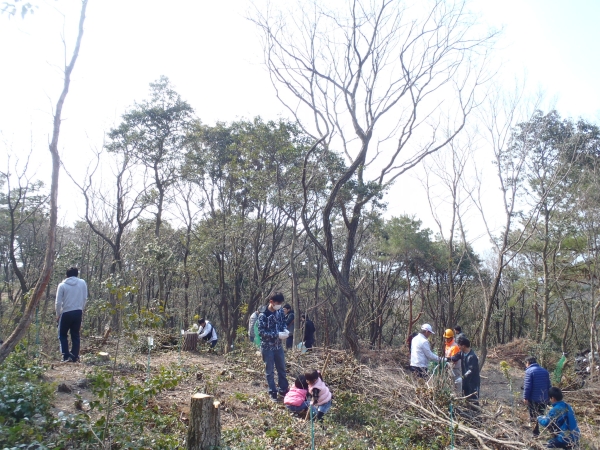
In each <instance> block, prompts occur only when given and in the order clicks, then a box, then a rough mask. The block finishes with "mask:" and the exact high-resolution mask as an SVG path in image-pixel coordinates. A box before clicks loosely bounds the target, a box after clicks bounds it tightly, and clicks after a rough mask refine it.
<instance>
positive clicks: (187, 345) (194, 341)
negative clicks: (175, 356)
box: [182, 331, 198, 352]
mask: <svg viewBox="0 0 600 450" xmlns="http://www.w3.org/2000/svg"><path fill="white" fill-rule="evenodd" d="M197 345H198V333H192V332H189V333H188V332H187V331H186V333H185V334H184V335H183V347H182V350H184V351H186V352H193V351H195V350H196V346H197Z"/></svg>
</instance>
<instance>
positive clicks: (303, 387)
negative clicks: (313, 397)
mask: <svg viewBox="0 0 600 450" xmlns="http://www.w3.org/2000/svg"><path fill="white" fill-rule="evenodd" d="M307 397H308V383H307V382H306V377H305V376H304V375H298V376H297V377H296V380H295V381H294V385H293V386H292V387H291V388H290V390H289V391H288V393H287V394H285V397H284V399H283V404H284V405H285V407H286V408H287V409H288V411H291V412H293V413H296V414H297V415H299V416H303V413H306V411H308V407H309V406H310V404H309V402H308V399H307Z"/></svg>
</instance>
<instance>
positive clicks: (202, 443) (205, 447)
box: [187, 394, 221, 450]
mask: <svg viewBox="0 0 600 450" xmlns="http://www.w3.org/2000/svg"><path fill="white" fill-rule="evenodd" d="M220 446H221V417H220V415H219V402H217V401H215V398H214V397H213V396H212V395H206V394H194V395H192V401H191V404H190V422H189V428H188V435H187V449H188V450H209V449H215V448H220Z"/></svg>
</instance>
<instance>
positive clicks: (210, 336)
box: [198, 319, 218, 348]
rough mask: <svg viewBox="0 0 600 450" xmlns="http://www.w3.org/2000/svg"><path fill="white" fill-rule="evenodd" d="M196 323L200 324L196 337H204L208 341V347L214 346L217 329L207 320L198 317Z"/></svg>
mask: <svg viewBox="0 0 600 450" xmlns="http://www.w3.org/2000/svg"><path fill="white" fill-rule="evenodd" d="M198 325H200V329H199V330H198V337H199V338H200V339H204V340H205V341H208V342H209V343H210V348H215V345H217V339H218V338H217V330H215V327H214V326H213V324H212V323H210V322H209V321H208V320H204V319H200V320H198Z"/></svg>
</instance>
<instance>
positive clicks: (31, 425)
mask: <svg viewBox="0 0 600 450" xmlns="http://www.w3.org/2000/svg"><path fill="white" fill-rule="evenodd" d="M44 370H45V369H44V368H43V367H42V366H39V365H38V364H36V363H35V361H32V360H30V359H29V358H27V357H26V355H25V352H24V349H23V347H22V346H19V347H17V349H16V350H15V351H14V352H13V353H12V354H10V355H9V356H8V358H7V359H6V360H5V361H4V364H3V366H2V373H1V375H0V446H3V447H2V448H4V446H9V445H16V444H22V445H25V447H21V448H28V447H27V446H28V445H32V446H35V445H38V447H35V448H45V447H43V446H42V447H39V445H40V444H39V442H40V441H42V440H43V436H44V434H45V433H46V431H47V429H48V428H53V427H54V419H53V418H52V415H51V413H50V407H51V402H52V400H53V398H54V387H53V386H52V385H51V384H49V383H44V382H43V380H42V374H43V373H44ZM32 448H34V447H32Z"/></svg>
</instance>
